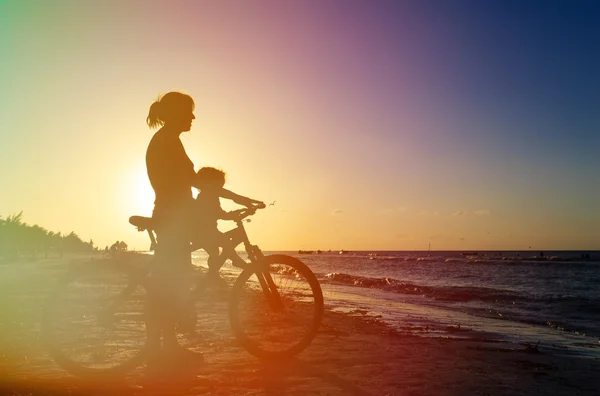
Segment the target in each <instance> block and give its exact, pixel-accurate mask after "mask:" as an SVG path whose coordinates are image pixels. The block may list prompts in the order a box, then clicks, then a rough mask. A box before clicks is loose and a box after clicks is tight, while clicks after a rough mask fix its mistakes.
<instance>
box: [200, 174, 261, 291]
mask: <svg viewBox="0 0 600 396" xmlns="http://www.w3.org/2000/svg"><path fill="white" fill-rule="evenodd" d="M197 176H198V177H197V183H196V185H197V186H198V187H199V188H200V192H199V193H198V196H197V197H196V202H195V205H194V221H193V223H194V225H193V234H194V237H193V240H192V246H193V248H195V249H194V250H196V249H204V250H205V251H206V253H208V274H207V277H208V278H209V279H211V280H214V281H216V282H221V283H222V280H220V276H219V270H220V269H221V267H222V266H223V264H224V263H225V260H226V259H227V258H228V257H233V256H235V251H234V249H235V246H233V243H232V241H231V239H230V236H228V235H226V234H223V233H222V232H220V231H219V229H218V228H217V220H219V219H222V220H235V219H236V214H235V213H234V212H225V211H224V210H223V209H222V208H221V203H220V201H219V197H220V191H221V189H222V188H223V186H224V185H225V172H223V171H221V170H219V169H216V168H211V167H204V168H201V169H200V170H199V171H198V173H197ZM251 201H253V202H254V203H256V204H258V205H264V204H263V203H262V202H261V201H256V200H253V199H251ZM219 247H221V248H222V249H223V253H222V254H221V255H219ZM231 253H233V254H231Z"/></svg>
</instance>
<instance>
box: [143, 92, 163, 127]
mask: <svg viewBox="0 0 600 396" xmlns="http://www.w3.org/2000/svg"><path fill="white" fill-rule="evenodd" d="M160 108H161V105H160V99H159V100H157V101H156V102H154V103H152V105H151V106H150V111H149V112H148V117H146V123H147V124H148V126H149V127H150V128H158V127H161V126H163V125H165V122H164V120H163V119H162V117H161V114H160Z"/></svg>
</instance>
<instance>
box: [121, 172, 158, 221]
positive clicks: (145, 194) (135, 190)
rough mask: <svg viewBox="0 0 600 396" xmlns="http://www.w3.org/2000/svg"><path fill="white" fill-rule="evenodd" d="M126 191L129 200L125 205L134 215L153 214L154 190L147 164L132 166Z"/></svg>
mask: <svg viewBox="0 0 600 396" xmlns="http://www.w3.org/2000/svg"><path fill="white" fill-rule="evenodd" d="M124 191H127V202H126V203H125V202H124V206H126V207H127V208H128V210H129V211H130V212H131V214H132V215H133V214H136V215H140V216H148V217H150V216H152V209H153V208H154V190H153V189H152V186H151V185H150V181H149V180H148V175H147V173H146V167H145V166H138V167H132V168H131V170H130V171H129V172H128V173H127V177H126V187H125V189H124Z"/></svg>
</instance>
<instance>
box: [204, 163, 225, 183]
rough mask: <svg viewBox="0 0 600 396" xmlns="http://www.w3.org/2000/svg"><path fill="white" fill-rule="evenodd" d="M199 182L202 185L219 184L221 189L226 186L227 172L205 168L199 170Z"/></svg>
mask: <svg viewBox="0 0 600 396" xmlns="http://www.w3.org/2000/svg"><path fill="white" fill-rule="evenodd" d="M197 175H198V182H199V183H202V184H219V185H220V186H221V187H223V186H224V185H225V172H223V171H222V170H220V169H217V168H212V167H210V166H205V167H203V168H200V170H198V173H197Z"/></svg>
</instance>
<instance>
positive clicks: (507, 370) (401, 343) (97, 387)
mask: <svg viewBox="0 0 600 396" xmlns="http://www.w3.org/2000/svg"><path fill="white" fill-rule="evenodd" d="M144 259H147V258H143V257H142V258H140V257H135V258H134V259H133V260H144ZM100 260H102V259H101V258H100V256H98V257H96V258H95V259H94V261H95V263H96V264H97V263H98V262H100ZM89 261H90V256H89V255H88V256H79V257H76V256H75V257H74V256H71V257H65V258H62V259H58V258H55V259H53V258H50V259H40V260H35V261H34V260H26V259H23V260H22V261H20V262H16V263H15V262H13V263H6V262H4V263H0V298H1V300H0V301H1V303H0V304H1V305H0V307H1V309H2V315H1V317H0V336H1V337H0V394H2V395H4V394H15V395H51V394H71V395H76V394H85V395H87V394H96V395H106V394H122V395H196V394H211V395H230V394H248V395H262V394H264V395H306V394H310V395H348V394H355V395H466V394H468V395H598V394H599V393H600V360H597V359H589V358H580V357H574V356H568V355H566V354H564V353H560V352H559V351H556V350H555V349H546V348H544V346H543V345H540V346H539V348H538V349H535V348H527V347H526V346H524V345H514V344H506V343H492V342H485V341H473V340H457V339H444V338H433V339H432V338H426V337H419V336H418V335H415V334H402V333H400V332H397V331H393V330H392V329H391V328H389V327H388V326H386V325H384V324H383V323H381V322H379V321H378V320H377V318H373V317H370V316H368V315H366V314H365V312H362V311H355V312H354V313H353V314H344V313H340V312H331V311H326V313H325V317H324V319H323V323H322V326H321V329H320V331H319V334H318V335H317V337H316V339H315V340H314V341H313V343H312V344H311V345H310V346H309V348H308V349H307V350H305V351H304V352H302V353H301V354H299V355H298V356H297V357H296V358H295V359H293V360H291V361H289V362H286V363H281V362H277V363H268V362H261V361H260V360H258V359H257V358H255V357H253V356H252V355H250V354H249V353H248V352H246V351H245V350H244V349H243V348H241V347H240V346H238V345H237V343H236V340H235V339H234V338H233V336H232V333H231V330H230V328H229V322H228V312H227V303H226V300H225V298H221V299H219V298H215V299H213V300H211V301H207V302H206V303H205V304H203V306H202V308H203V311H204V314H203V315H202V316H201V318H200V320H199V323H198V329H200V331H199V332H198V334H197V335H196V336H193V337H185V336H182V337H181V343H182V344H184V345H185V346H187V347H189V348H191V349H193V350H195V351H199V352H202V353H203V355H204V359H205V363H204V364H203V365H201V366H200V367H196V368H193V369H192V368H189V369H186V370H179V371H178V372H177V373H171V375H170V376H166V377H165V378H163V379H162V380H160V381H158V380H156V379H155V378H151V377H149V376H148V375H147V373H146V370H145V367H143V366H142V367H140V368H139V369H137V370H135V371H134V372H132V373H130V374H129V375H128V376H127V377H126V378H125V379H124V380H122V381H116V380H111V381H97V382H91V381H87V380H82V379H79V378H77V377H75V376H73V375H71V374H69V373H67V372H65V371H64V370H62V369H61V368H60V367H58V366H57V365H56V364H55V363H54V361H53V360H52V359H51V358H50V357H49V356H48V354H47V353H46V349H45V347H44V345H43V343H42V342H41V340H40V331H39V324H40V317H41V312H42V307H43V304H44V302H45V300H46V298H47V296H48V294H49V292H50V290H52V288H53V287H54V285H55V284H56V279H57V276H59V275H60V274H61V273H62V272H64V271H65V270H67V269H68V268H71V267H73V266H80V265H86V263H87V262H89ZM326 308H327V303H326Z"/></svg>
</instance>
